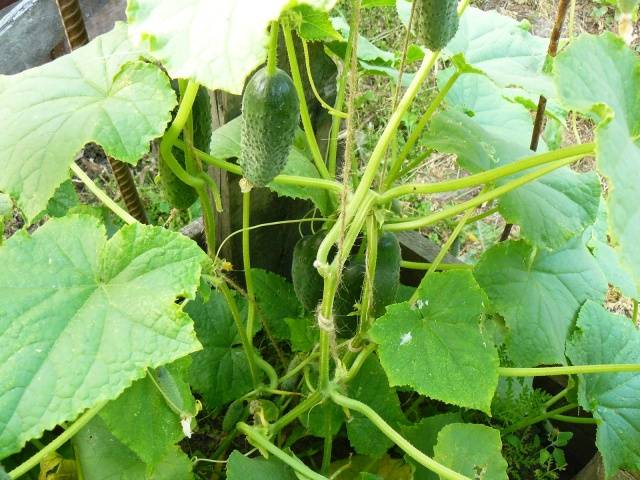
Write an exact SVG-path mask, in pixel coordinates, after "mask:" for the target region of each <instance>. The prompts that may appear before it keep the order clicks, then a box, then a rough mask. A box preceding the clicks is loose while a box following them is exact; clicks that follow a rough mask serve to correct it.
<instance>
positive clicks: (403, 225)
mask: <svg viewBox="0 0 640 480" xmlns="http://www.w3.org/2000/svg"><path fill="white" fill-rule="evenodd" d="M575 161H576V158H575V157H573V158H568V159H565V160H560V161H558V162H555V163H552V164H550V165H547V166H544V167H541V168H539V169H538V170H536V171H534V172H532V173H529V174H527V175H523V176H522V177H519V178H517V179H516V180H512V181H511V182H508V183H505V184H504V185H501V186H500V187H498V188H495V189H493V190H490V191H488V192H487V193H484V194H480V195H478V196H476V197H474V198H472V199H471V200H468V201H466V202H462V203H459V204H458V205H454V206H453V207H450V208H446V209H444V210H441V211H440V212H436V213H433V214H431V215H427V216H426V217H422V218H418V219H414V220H407V221H405V222H398V223H389V224H386V225H384V226H383V229H384V230H387V231H390V232H399V231H403V230H416V229H418V228H422V227H426V226H427V225H431V224H433V223H435V222H438V221H440V220H444V219H445V218H450V217H453V216H454V215H457V214H459V213H462V212H464V211H465V210H467V209H468V208H471V207H477V206H478V205H481V204H483V203H484V202H488V201H489V200H493V199H494V198H498V197H501V196H502V195H504V194H506V193H509V192H510V191H512V190H515V189H516V188H519V187H521V186H522V185H526V184H527V183H530V182H533V181H534V180H537V179H538V178H540V177H542V176H544V175H546V174H548V173H550V172H553V171H554V170H557V169H558V168H561V167H564V166H565V165H569V164H570V163H572V162H575Z"/></svg>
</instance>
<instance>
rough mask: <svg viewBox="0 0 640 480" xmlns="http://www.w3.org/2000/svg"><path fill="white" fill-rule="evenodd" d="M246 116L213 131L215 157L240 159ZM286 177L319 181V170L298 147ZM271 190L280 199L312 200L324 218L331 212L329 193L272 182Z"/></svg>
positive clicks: (269, 185) (292, 153)
mask: <svg viewBox="0 0 640 480" xmlns="http://www.w3.org/2000/svg"><path fill="white" fill-rule="evenodd" d="M241 125H242V117H241V116H240V117H238V118H234V119H233V120H231V121H230V122H229V123H227V124H225V125H223V126H222V127H220V128H218V129H217V130H215V131H214V132H213V135H212V136H211V147H210V148H211V155H213V156H214V157H217V158H220V159H229V158H239V157H240V151H241V147H240V130H241ZM282 174H283V175H298V176H301V177H311V178H319V177H320V175H319V174H318V170H316V167H315V166H314V165H313V163H311V161H310V160H309V159H308V158H307V157H306V156H305V155H304V153H302V151H301V150H300V149H298V148H296V147H295V146H294V148H292V149H291V151H290V152H289V158H288V159H287V164H286V165H285V167H284V170H283V171H282ZM268 187H269V189H270V190H272V191H274V192H276V193H277V194H278V195H280V196H285V197H291V198H302V199H305V200H311V201H312V202H313V203H314V204H315V205H316V207H318V209H319V210H320V212H321V213H322V214H323V215H329V214H330V213H331V203H330V201H329V196H328V195H327V192H326V191H325V190H320V189H317V188H309V187H301V186H298V185H283V184H278V183H274V182H271V183H269V184H268Z"/></svg>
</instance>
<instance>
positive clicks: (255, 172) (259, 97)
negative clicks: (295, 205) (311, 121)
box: [240, 68, 300, 187]
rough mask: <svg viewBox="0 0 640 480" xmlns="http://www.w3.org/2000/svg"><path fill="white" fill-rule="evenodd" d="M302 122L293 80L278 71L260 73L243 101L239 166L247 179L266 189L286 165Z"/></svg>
mask: <svg viewBox="0 0 640 480" xmlns="http://www.w3.org/2000/svg"><path fill="white" fill-rule="evenodd" d="M299 119H300V105H299V103H298V94H297V93H296V89H295V86H294V85H293V81H292V80H291V77H289V75H287V73H286V72H284V71H283V70H280V69H276V71H275V73H274V74H273V75H269V73H268V72H267V69H266V68H263V69H261V70H258V71H257V72H256V73H255V75H253V77H252V78H251V80H249V83H248V84H247V87H246V88H245V91H244V96H243V98H242V134H241V155H240V164H241V165H242V170H243V173H244V177H245V178H246V179H247V180H248V181H249V182H250V183H251V184H252V185H253V186H256V187H263V186H265V185H266V184H268V183H269V182H270V181H271V180H273V179H274V177H275V176H276V175H278V174H279V173H281V172H282V170H283V169H284V167H285V165H286V164H287V158H288V157H289V151H290V150H291V145H293V139H294V137H295V133H296V128H297V127H298V122H299Z"/></svg>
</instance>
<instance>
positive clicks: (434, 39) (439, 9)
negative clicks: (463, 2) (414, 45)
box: [416, 0, 458, 52]
mask: <svg viewBox="0 0 640 480" xmlns="http://www.w3.org/2000/svg"><path fill="white" fill-rule="evenodd" d="M416 1H417V2H418V3H417V4H416V14H417V28H416V30H417V33H418V38H419V39H420V41H422V42H423V43H424V44H425V45H426V46H427V47H429V49H430V50H431V51H434V52H435V51H437V50H441V49H442V48H443V47H444V46H445V45H447V43H449V41H450V40H451V39H452V38H453V37H454V35H455V34H456V32H457V31H458V11H457V8H458V1H457V0H416Z"/></svg>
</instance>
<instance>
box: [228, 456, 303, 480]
mask: <svg viewBox="0 0 640 480" xmlns="http://www.w3.org/2000/svg"><path fill="white" fill-rule="evenodd" d="M251 478H268V479H269V480H296V479H297V478H298V477H296V475H295V473H294V472H293V470H292V469H291V468H290V467H289V466H287V465H285V464H284V463H282V462H280V461H278V460H276V459H270V460H265V459H264V458H248V457H245V456H244V455H242V454H241V453H240V452H239V451H237V450H234V451H233V452H232V453H231V455H229V461H228V462H227V479H228V480H249V479H251Z"/></svg>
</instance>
